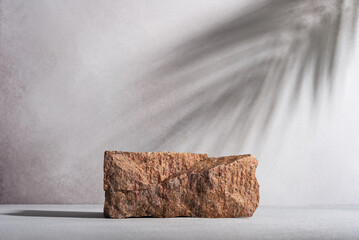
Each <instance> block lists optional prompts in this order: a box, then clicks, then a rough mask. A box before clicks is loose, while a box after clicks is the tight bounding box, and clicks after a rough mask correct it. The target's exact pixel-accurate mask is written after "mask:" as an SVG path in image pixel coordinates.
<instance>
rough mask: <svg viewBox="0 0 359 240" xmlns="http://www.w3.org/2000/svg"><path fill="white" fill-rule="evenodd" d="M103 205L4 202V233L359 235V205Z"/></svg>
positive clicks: (0, 213)
mask: <svg viewBox="0 0 359 240" xmlns="http://www.w3.org/2000/svg"><path fill="white" fill-rule="evenodd" d="M102 207H103V206H102V205H0V239H4V240H5V239H6V240H8V239H9V240H10V239H86V240H90V239H171V240H175V239H206V240H209V239H359V206H320V207H319V206H312V207H280V206H276V207H269V206H260V207H259V208H258V209H257V211H256V212H255V214H254V216H253V217H251V218H221V219H205V218H183V217H181V218H167V219H160V218H128V219H107V218H104V217H103V214H102Z"/></svg>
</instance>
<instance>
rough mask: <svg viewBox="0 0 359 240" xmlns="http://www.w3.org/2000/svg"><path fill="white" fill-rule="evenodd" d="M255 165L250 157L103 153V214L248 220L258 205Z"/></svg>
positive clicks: (161, 153) (113, 215) (251, 156)
mask: <svg viewBox="0 0 359 240" xmlns="http://www.w3.org/2000/svg"><path fill="white" fill-rule="evenodd" d="M257 165H258V161H257V159H256V158H255V157H254V156H253V155H250V154H247V155H238V156H227V157H218V158H214V157H208V154H196V153H174V152H145V153H139V152H122V151H106V152H105V160H104V190H105V205H104V214H105V216H106V217H110V218H126V217H145V216H151V217H178V216H188V217H211V218H219V217H251V216H252V215H253V213H254V211H255V210H256V208H257V207H258V204H259V185H258V182H257V179H256V176H255V170H256V167H257Z"/></svg>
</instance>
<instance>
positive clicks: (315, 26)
mask: <svg viewBox="0 0 359 240" xmlns="http://www.w3.org/2000/svg"><path fill="white" fill-rule="evenodd" d="M358 2H359V1H358V0H354V1H340V0H329V1H325V0H315V1H313V0H294V1H293V0H290V1H289V0H269V1H265V2H264V3H262V4H260V5H254V6H252V8H251V9H248V11H246V12H245V13H241V14H239V15H238V16H236V17H235V18H233V19H232V20H229V21H227V22H224V23H221V24H218V25H216V26H214V27H213V28H212V29H210V30H208V31H207V32H205V33H202V34H200V35H199V36H196V37H194V38H192V39H189V40H188V41H187V42H185V43H183V44H182V45H180V46H177V47H176V48H174V49H173V50H171V51H170V52H168V53H167V54H166V55H165V56H163V59H162V60H163V62H161V64H160V65H159V67H157V68H156V70H154V71H153V72H152V73H151V75H150V76H148V75H147V76H146V77H144V78H143V79H141V80H139V81H137V82H135V83H134V84H133V87H135V89H136V90H138V92H139V94H138V95H139V100H138V102H136V104H134V106H129V109H128V111H126V114H127V113H128V114H130V112H131V111H137V112H136V116H137V118H136V124H135V125H136V128H147V129H150V130H149V132H145V133H146V135H150V136H151V137H150V138H148V139H147V140H146V141H144V147H143V149H144V150H146V151H158V150H169V148H171V147H169V146H172V145H176V146H179V145H182V146H183V149H185V150H186V151H197V152H198V151H207V152H208V150H206V149H211V150H212V151H215V152H223V151H222V150H223V149H225V148H226V147H228V148H229V149H230V150H229V151H231V152H236V151H237V152H239V151H240V150H241V148H242V147H243V145H244V144H245V143H246V141H247V138H248V137H249V136H252V137H253V139H255V141H256V142H258V143H259V142H261V139H262V136H263V135H264V134H265V132H266V131H267V130H268V129H269V127H270V125H271V123H272V121H273V117H274V116H275V113H276V111H277V109H278V106H279V105H280V104H281V101H283V99H282V97H283V94H284V92H285V90H286V89H288V88H289V91H290V94H289V95H290V98H289V103H288V104H287V106H288V113H291V111H292V110H291V109H295V106H297V104H298V101H300V99H301V96H302V93H301V90H302V89H303V85H305V84H309V85H310V89H311V94H310V95H311V102H312V103H313V108H315V107H316V103H317V102H318V96H319V94H320V91H323V90H325V91H328V92H329V93H330V92H331V89H332V88H333V87H334V85H335V81H334V80H336V79H335V72H336V69H337V68H338V54H340V53H341V51H343V52H348V51H347V50H348V49H349V47H350V46H351V44H352V42H353V41H352V40H353V38H354V32H355V31H354V30H355V29H356V20H357V11H358ZM343 41H345V44H340V43H343ZM341 46H344V48H343V47H341ZM133 109H136V110H133ZM143 109H145V110H146V111H143ZM138 116H139V117H138ZM164 119H170V120H164ZM133 130H134V128H133V126H132V127H130V128H128V132H124V133H123V134H124V135H127V136H128V135H131V132H132V131H133ZM229 143H232V144H233V145H231V146H229ZM213 149H214V150H213ZM233 149H234V150H233ZM174 150H176V149H174Z"/></svg>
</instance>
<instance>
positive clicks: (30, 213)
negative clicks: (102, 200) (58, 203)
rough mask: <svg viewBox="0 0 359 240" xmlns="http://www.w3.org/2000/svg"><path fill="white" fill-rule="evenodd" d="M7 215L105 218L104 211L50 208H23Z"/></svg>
mask: <svg viewBox="0 0 359 240" xmlns="http://www.w3.org/2000/svg"><path fill="white" fill-rule="evenodd" d="M6 215H10V216H22V217H55V218H61V217H62V218H105V216H104V215H103V213H102V212H72V211H48V210H21V211H18V212H14V213H7V214H6Z"/></svg>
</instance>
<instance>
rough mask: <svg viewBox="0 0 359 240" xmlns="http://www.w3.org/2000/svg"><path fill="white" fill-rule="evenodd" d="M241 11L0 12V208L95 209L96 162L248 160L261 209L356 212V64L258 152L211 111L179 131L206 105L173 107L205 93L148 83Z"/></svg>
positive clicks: (99, 198)
mask: <svg viewBox="0 0 359 240" xmlns="http://www.w3.org/2000/svg"><path fill="white" fill-rule="evenodd" d="M239 2H240V3H239ZM249 2H250V1H249ZM246 6H247V5H246V3H245V1H235V0H226V1H208V0H200V1H195V2H194V1H190V0H185V1H175V0H173V1H172V0H171V1H145V0H135V1H87V0H83V1H82V0H81V1H19V0H12V1H10V0H9V1H5V0H2V1H1V16H0V18H1V27H0V61H1V62H0V71H1V72H0V73H1V80H0V81H1V82H0V104H1V105H0V166H1V167H0V202H1V203H102V202H103V199H104V192H103V190H102V179H103V152H104V151H105V150H127V151H160V150H162V151H185V152H205V153H210V154H212V155H229V154H241V153H253V154H255V155H257V157H258V159H259V162H260V163H259V168H258V171H257V176H258V180H259V183H260V185H261V194H262V198H261V201H262V204H283V203H284V204H318V203H325V204H331V203H334V204H341V203H343V204H344V203H349V204H353V203H357V202H358V201H359V195H358V192H359V184H355V183H356V182H357V179H358V177H359V175H358V174H359V165H358V161H357V159H356V158H357V156H358V155H359V150H358V147H357V145H358V143H359V139H358V136H359V125H358V124H357V123H358V122H359V111H356V108H357V106H358V104H359V96H358V95H357V94H356V91H355V89H357V88H358V87H359V85H358V83H357V81H355V79H356V78H357V77H358V76H359V73H358V70H357V69H355V68H354V67H353V66H354V65H355V63H358V62H359V61H358V60H357V59H358V57H357V56H355V57H356V60H353V61H352V63H351V64H349V65H348V66H345V73H346V75H344V74H343V75H340V76H339V77H338V78H340V79H339V81H338V84H337V85H336V86H337V87H336V88H335V91H334V93H335V94H334V96H333V97H331V102H330V103H329V104H327V102H328V100H323V101H322V103H321V104H320V106H321V108H319V109H320V111H317V112H318V113H319V114H316V115H315V114H313V112H311V110H310V107H308V105H311V103H308V102H306V101H305V99H306V98H305V97H304V100H303V101H302V103H301V104H299V107H298V110H297V111H296V112H295V113H294V114H293V115H290V114H289V113H288V110H286V109H282V110H281V111H280V113H279V115H278V116H277V117H276V119H278V121H274V124H272V126H271V128H270V131H268V133H267V135H266V136H267V137H266V138H265V140H263V142H264V143H263V144H262V145H261V146H259V145H258V144H257V142H256V141H255V140H254V141H252V142H251V141H248V140H247V139H246V137H243V138H241V137H240V136H239V138H238V136H237V135H238V133H236V132H231V131H229V130H228V129H226V127H225V126H229V123H231V124H232V123H233V119H229V118H224V119H222V118H221V116H220V115H221V113H219V114H217V115H216V113H217V112H218V111H219V110H218V109H216V108H214V109H211V110H210V112H211V113H213V114H209V115H208V117H207V118H204V119H201V122H200V124H198V123H197V122H195V123H193V124H192V125H190V126H187V125H186V123H187V122H190V121H187V122H186V118H185V117H183V115H185V114H186V111H189V112H191V111H193V112H196V111H199V110H198V108H197V106H196V105H195V104H196V103H199V102H201V101H202V100H203V101H204V100H207V99H206V98H205V99H202V100H201V99H199V100H198V99H197V100H198V101H197V100H196V102H194V101H187V102H186V101H183V99H182V97H183V96H185V94H187V93H195V91H194V90H196V89H197V90H198V89H201V88H205V86H206V84H207V83H206V82H203V83H198V82H197V83H190V84H187V85H186V86H185V87H183V88H181V89H180V90H178V91H172V90H173V89H171V85H169V86H167V85H166V83H167V81H164V82H158V81H157V77H158V75H153V74H151V71H152V70H153V69H156V68H157V67H158V66H160V65H161V64H162V62H163V61H165V59H163V56H168V55H171V54H170V53H168V54H167V52H166V51H169V50H170V49H172V48H173V47H174V46H176V45H177V44H181V43H182V42H185V41H186V39H189V38H191V37H192V36H197V35H200V34H201V33H202V32H204V31H205V30H206V29H208V28H210V27H211V26H213V25H216V24H218V22H221V21H226V20H227V19H228V18H229V17H232V16H235V15H236V14H238V11H245V10H246V8H245V7H246ZM193 78H195V75H194V76H193ZM139 79H140V80H139ZM172 79H177V78H176V76H170V77H169V78H168V81H170V80H172ZM165 80H167V79H165ZM175 90H176V89H175ZM166 92H170V93H171V94H166ZM304 94H305V93H304ZM308 95H309V93H308ZM154 99H156V101H154ZM323 99H324V98H323ZM152 102H153V104H152ZM148 103H151V104H148ZM158 109H161V111H157V110H158ZM162 109H164V110H162ZM196 109H197V110H196ZM206 111H207V112H206V113H208V111H209V110H208V109H207V110H206ZM154 115H155V117H153V116H154ZM314 115H315V116H314ZM149 116H152V117H149ZM186 116H187V115H186ZM189 117H191V115H189ZM178 119H181V121H176V120H178ZM208 122H209V123H211V124H210V125H209V124H205V123H208ZM284 123H286V124H284ZM240 124H241V122H238V125H240ZM255 124H256V123H255V122H254V121H253V125H252V126H251V127H252V128H256V125H255ZM172 125H174V126H175V127H173V126H172ZM182 126H185V127H183V128H179V130H178V131H176V127H182ZM168 129H171V131H169V130H168ZM173 129H174V130H173ZM224 131H225V134H222V135H221V133H223V132H224ZM260 131H261V128H260V126H258V128H257V132H260ZM159 135H161V136H165V137H161V138H159V137H158V136H159ZM257 135H258V134H257ZM218 136H220V137H221V139H223V141H221V143H219V144H218V143H217V142H215V139H218ZM263 138H264V136H263ZM158 139H161V141H160V142H161V144H158V142H159V141H158ZM244 143H245V144H244ZM239 146H240V147H239Z"/></svg>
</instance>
